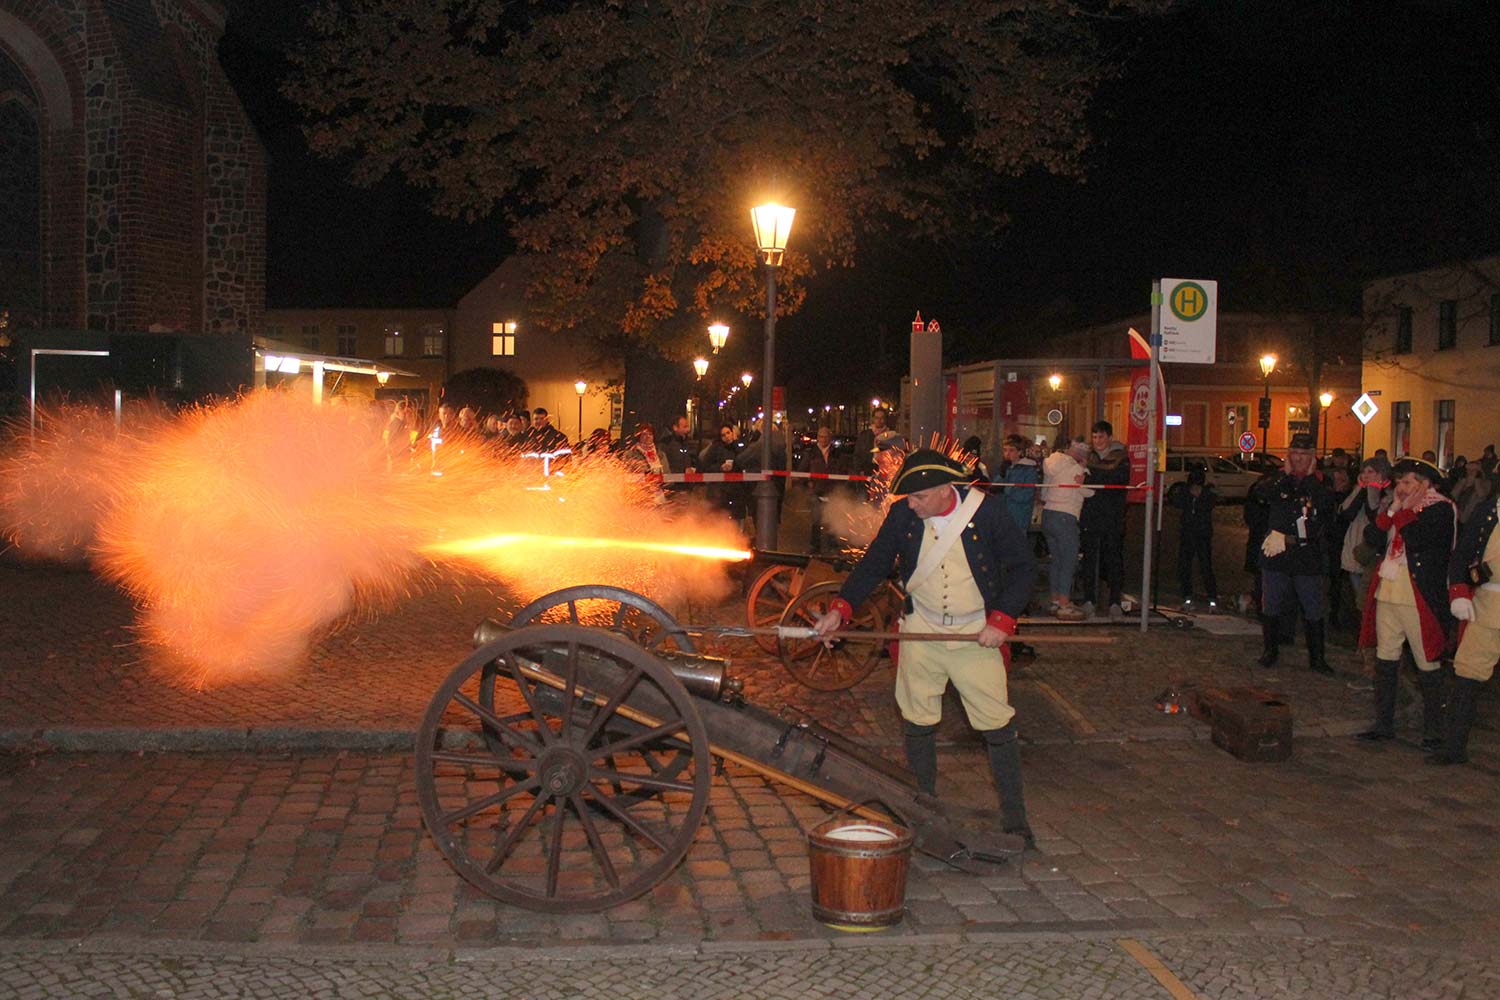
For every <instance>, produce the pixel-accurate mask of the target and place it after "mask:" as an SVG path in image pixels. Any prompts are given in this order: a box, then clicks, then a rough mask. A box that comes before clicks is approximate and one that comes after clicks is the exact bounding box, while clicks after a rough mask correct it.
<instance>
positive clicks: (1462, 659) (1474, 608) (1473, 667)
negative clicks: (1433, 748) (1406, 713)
mask: <svg viewBox="0 0 1500 1000" xmlns="http://www.w3.org/2000/svg"><path fill="white" fill-rule="evenodd" d="M1497 523H1500V502H1496V503H1489V504H1486V505H1485V506H1484V507H1483V508H1481V510H1480V511H1478V512H1476V513H1475V514H1474V516H1473V517H1471V518H1469V523H1468V524H1466V525H1465V526H1464V532H1463V536H1462V537H1461V538H1460V539H1459V540H1458V547H1457V548H1455V549H1454V550H1453V558H1452V560H1451V561H1450V562H1449V564H1448V594H1449V598H1450V600H1449V604H1448V610H1449V612H1450V613H1451V614H1452V615H1453V617H1454V618H1456V619H1458V621H1459V622H1460V623H1461V624H1460V625H1459V630H1460V636H1459V640H1458V655H1456V656H1455V657H1454V658H1453V673H1454V675H1455V676H1454V680H1453V693H1452V694H1451V695H1449V697H1448V719H1447V722H1446V724H1445V725H1444V727H1443V740H1444V742H1443V748H1442V749H1441V750H1439V751H1438V752H1437V753H1435V754H1433V755H1432V756H1431V757H1429V758H1427V763H1429V764H1467V763H1468V762H1469V730H1470V729H1471V728H1472V727H1473V725H1474V702H1475V699H1477V698H1478V697H1479V689H1480V688H1481V687H1483V686H1484V685H1485V683H1486V682H1487V681H1488V680H1489V679H1490V678H1491V677H1492V676H1494V673H1495V661H1496V660H1500V532H1497V531H1496V530H1495V525H1496V524H1497Z"/></svg>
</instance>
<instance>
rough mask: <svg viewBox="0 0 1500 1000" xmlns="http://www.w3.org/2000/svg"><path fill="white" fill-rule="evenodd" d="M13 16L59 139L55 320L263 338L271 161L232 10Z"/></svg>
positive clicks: (53, 141) (49, 261)
mask: <svg viewBox="0 0 1500 1000" xmlns="http://www.w3.org/2000/svg"><path fill="white" fill-rule="evenodd" d="M7 18H10V19H12V20H13V22H18V23H19V25H20V26H21V27H22V28H23V29H24V30H25V31H26V32H29V33H30V36H31V37H30V41H29V43H26V40H24V39H23V40H22V42H21V43H17V44H15V45H8V44H7V41H6V39H5V35H6V33H5V32H0V55H3V56H5V57H7V58H9V60H10V61H11V62H13V63H15V64H16V65H17V66H19V67H20V69H21V70H22V72H24V73H26V74H27V75H28V77H29V78H30V79H31V80H32V81H33V84H34V86H33V88H32V89H33V90H35V91H36V92H37V93H38V95H39V104H40V105H41V112H42V113H41V118H42V119H43V121H44V129H45V132H46V136H45V138H44V140H43V145H44V146H45V148H46V152H45V153H44V155H43V160H44V162H43V167H42V172H43V176H44V182H43V187H44V191H43V204H44V208H43V211H42V222H41V225H42V242H43V245H44V265H43V271H44V278H43V285H44V289H45V291H44V299H45V304H44V310H43V313H44V317H43V323H42V325H46V326H53V327H87V328H90V329H96V330H147V329H158V330H171V331H186V332H210V333H229V332H239V333H244V334H249V333H251V332H259V329H260V325H261V323H262V322H263V317H264V309H265V183H266V181H265V154H264V151H263V149H262V147H261V145H260V141H259V138H258V137H257V136H256V134H255V132H254V129H253V128H252V127H251V125H250V123H249V120H248V118H247V116H246V115H245V112H244V110H243V108H242V107H241V105H240V103H239V101H238V99H237V98H236V96H235V95H234V93H233V90H232V89H231V88H230V85H229V82H228V80H227V79H226V77H225V75H224V73H223V70H222V68H221V67H220V66H219V64H218V60H217V54H216V48H217V44H218V39H219V36H220V34H221V32H222V18H223V10H222V8H221V7H220V6H219V5H218V4H217V3H215V2H213V0H54V2H47V3H43V2H36V0H0V26H4V25H5V24H6V19H7ZM38 43H39V44H38ZM38 47H40V48H42V49H44V50H45V51H44V52H43V53H42V54H41V55H38V52H37V49H38ZM7 49H10V51H7ZM49 63H50V67H51V71H50V76H49V69H48V65H47V64H49ZM59 70H60V72H59ZM49 80H50V86H49V85H48V81H49ZM59 80H61V81H62V83H61V85H59V82H58V81H59ZM64 102H66V103H67V104H68V106H69V110H70V111H71V114H70V115H63V114H60V113H59V112H60V111H61V109H60V108H59V106H58V105H60V104H62V103H64ZM68 117H70V118H71V122H70V123H69V124H68V125H66V126H65V125H64V123H63V119H64V118H68ZM0 305H3V303H0Z"/></svg>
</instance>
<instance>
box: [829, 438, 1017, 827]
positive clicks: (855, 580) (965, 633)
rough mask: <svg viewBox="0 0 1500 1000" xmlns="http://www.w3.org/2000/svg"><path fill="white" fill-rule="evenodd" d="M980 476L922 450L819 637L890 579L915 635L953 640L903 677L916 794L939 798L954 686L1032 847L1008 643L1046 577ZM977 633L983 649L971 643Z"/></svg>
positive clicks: (920, 656)
mask: <svg viewBox="0 0 1500 1000" xmlns="http://www.w3.org/2000/svg"><path fill="white" fill-rule="evenodd" d="M972 478H973V475H972V473H970V472H969V470H967V469H966V468H965V467H964V466H963V464H962V463H959V462H954V461H952V460H951V459H949V458H947V457H945V456H944V455H943V454H942V453H940V452H937V451H934V450H932V449H930V448H923V449H919V450H917V451H914V452H912V453H911V454H910V455H908V456H907V457H906V460H905V461H904V462H903V463H902V465H901V471H900V472H898V473H897V474H896V477H895V479H894V480H893V481H892V483H891V493H892V494H899V495H903V499H900V500H897V501H896V502H895V503H893V504H891V508H890V510H889V512H887V514H886V517H885V521H884V522H883V523H882V524H881V526H880V531H879V533H877V534H876V536H875V540H874V541H872V542H871V543H870V546H869V548H868V549H866V550H865V554H864V557H863V558H862V559H860V561H859V563H858V564H857V565H856V566H855V567H854V570H853V571H852V572H851V573H850V574H849V577H848V579H846V580H845V581H844V585H843V587H842V588H840V590H839V596H838V599H836V600H835V601H834V602H833V606H832V607H831V608H830V609H829V610H828V612H827V613H826V614H824V615H823V616H822V617H821V618H819V619H818V621H817V624H816V628H817V630H818V631H819V632H820V633H823V634H825V635H826V634H827V633H829V632H832V631H833V630H834V629H836V628H839V627H840V626H841V625H843V624H845V623H847V622H848V621H849V620H850V619H851V618H853V617H854V609H855V608H857V607H859V605H861V604H863V603H864V602H865V600H866V599H868V598H869V596H870V595H871V594H872V593H874V591H875V588H876V587H878V586H880V585H881V584H882V583H883V582H884V581H885V580H886V578H887V577H888V576H890V574H891V571H892V570H894V569H897V568H899V570H900V573H901V582H902V586H903V588H904V589H905V591H906V594H907V598H906V613H905V615H904V616H903V617H902V619H901V630H902V631H904V632H942V633H949V634H952V635H954V636H955V637H956V641H954V642H943V641H933V642H910V643H906V644H905V645H903V646H902V648H901V656H900V659H899V661H898V666H897V670H896V704H897V706H898V707H899V708H900V710H901V717H902V719H903V720H904V724H903V734H904V737H905V740H904V742H905V745H906V758H907V761H908V762H909V763H910V764H911V769H912V772H913V774H915V776H916V779H917V787H918V788H920V789H921V790H922V791H924V792H926V793H927V794H929V795H935V794H936V790H937V728H938V722H939V721H941V719H942V708H943V689H944V688H945V687H946V686H947V685H948V683H949V682H950V681H951V682H952V684H953V686H954V687H955V688H956V689H957V690H958V694H959V697H960V698H961V699H962V700H963V704H964V712H965V714H966V715H967V716H968V718H969V724H970V725H971V726H973V727H974V728H975V729H976V730H978V731H979V735H980V736H981V737H983V738H984V742H985V746H986V747H987V748H988V751H989V758H990V771H991V774H992V775H993V777H994V780H995V789H996V791H997V792H999V795H1000V809H1001V822H1002V824H1003V827H1004V830H1005V832H1006V833H1014V834H1018V835H1020V836H1022V837H1024V838H1025V839H1026V841H1027V844H1028V846H1030V844H1031V840H1032V838H1031V829H1030V827H1029V826H1028V824H1027V821H1026V803H1025V798H1024V796H1023V793H1022V784H1021V751H1020V748H1019V747H1018V746H1017V744H1016V726H1015V721H1014V720H1015V714H1016V713H1015V709H1013V708H1011V706H1010V700H1009V696H1008V693H1007V689H1006V676H1005V665H1006V663H1007V662H1008V661H1009V655H1008V654H1009V652H1010V648H1009V644H1008V640H1009V639H1010V637H1011V636H1012V635H1013V634H1014V633H1015V630H1016V617H1017V616H1018V615H1020V614H1021V610H1022V609H1023V608H1025V607H1026V601H1027V599H1028V598H1029V597H1030V596H1031V585H1032V583H1033V582H1034V581H1035V579H1036V572H1037V567H1036V559H1035V557H1034V556H1033V555H1032V554H1031V546H1030V545H1029V544H1028V543H1027V541H1026V535H1025V533H1024V532H1022V530H1021V529H1020V528H1019V527H1018V526H1017V525H1016V522H1015V519H1014V518H1013V517H1011V516H1010V513H1009V511H1008V510H1007V509H1006V503H1005V500H1004V498H1003V497H999V496H994V495H986V494H984V493H983V492H982V491H981V490H979V489H976V488H975V487H973V486H972V485H969V483H970V480H971V479H972ZM976 633H977V635H978V639H977V641H976V640H975V639H974V638H971V637H972V636H974V635H975V634H976Z"/></svg>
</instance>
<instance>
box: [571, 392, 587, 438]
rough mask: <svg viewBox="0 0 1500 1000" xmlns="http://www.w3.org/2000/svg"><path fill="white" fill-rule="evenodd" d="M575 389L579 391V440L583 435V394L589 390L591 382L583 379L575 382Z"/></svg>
mask: <svg viewBox="0 0 1500 1000" xmlns="http://www.w3.org/2000/svg"><path fill="white" fill-rule="evenodd" d="M573 391H574V392H576V393H578V440H580V441H582V440H584V437H583V394H584V393H586V392H588V391H589V384H588V383H587V382H585V381H584V380H583V379H579V380H578V381H577V382H574V383H573Z"/></svg>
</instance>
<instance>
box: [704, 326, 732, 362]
mask: <svg viewBox="0 0 1500 1000" xmlns="http://www.w3.org/2000/svg"><path fill="white" fill-rule="evenodd" d="M728 342H729V327H727V326H725V325H724V324H723V323H714V324H712V325H710V326H709V328H708V343H709V345H710V346H711V347H712V348H713V349H714V353H715V354H718V353H719V348H721V347H723V346H724V345H725V344H726V343H728Z"/></svg>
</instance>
